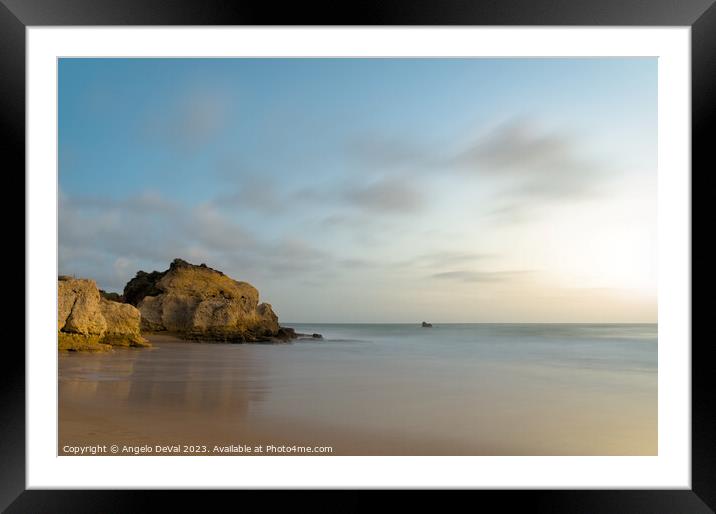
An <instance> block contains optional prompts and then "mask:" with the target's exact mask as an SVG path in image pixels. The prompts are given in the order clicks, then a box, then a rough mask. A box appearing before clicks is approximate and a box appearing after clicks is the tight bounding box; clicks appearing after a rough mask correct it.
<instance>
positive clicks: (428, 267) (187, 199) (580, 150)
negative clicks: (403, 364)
mask: <svg viewBox="0 0 716 514" xmlns="http://www.w3.org/2000/svg"><path fill="white" fill-rule="evenodd" d="M656 85H657V61H656V59H641V58H640V59H633V58H629V59H614V58H609V59H594V58H589V59H62V60H60V64H59V160H60V171H59V181H60V220H59V230H60V249H59V250H60V256H59V261H60V262H59V266H60V272H61V273H68V274H75V275H78V276H88V277H91V278H94V279H96V280H97V281H98V284H99V285H100V287H103V288H105V289H109V290H121V289H122V287H123V285H124V284H125V283H126V282H127V281H128V280H129V279H130V278H131V277H132V276H133V275H134V273H135V272H136V271H137V270H139V269H144V270H147V271H149V270H151V269H166V267H167V265H168V263H169V262H170V261H171V259H173V258H174V257H183V258H185V259H187V260H190V261H195V262H206V263H207V264H208V265H210V266H212V267H216V268H219V269H222V270H224V271H226V272H227V273H229V274H230V275H231V276H233V277H234V278H236V279H239V280H247V281H249V282H251V283H253V284H254V285H256V286H257V287H258V288H259V290H260V291H261V293H262V297H263V299H264V300H266V301H268V302H270V303H272V304H273V305H274V308H275V309H276V311H277V312H278V313H279V316H280V317H281V319H282V320H289V321H337V322H339V321H355V322H361V321H363V322H370V321H396V322H398V321H409V322H412V321H414V320H415V319H424V318H425V319H435V320H439V321H655V316H656V292H655V291H656V284H655V258H654V255H653V254H654V241H655V230H656V225H655V223H656V203H655V202H656V196H655V195H656V128H657V111H656V100H657V90H656ZM595 256H598V259H597V257H595ZM525 296H527V298H525ZM428 299H432V301H434V302H436V303H435V304H433V303H432V301H431V300H428ZM575 301H576V302H577V306H576V307H575Z"/></svg>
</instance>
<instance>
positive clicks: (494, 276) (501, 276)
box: [430, 270, 531, 282]
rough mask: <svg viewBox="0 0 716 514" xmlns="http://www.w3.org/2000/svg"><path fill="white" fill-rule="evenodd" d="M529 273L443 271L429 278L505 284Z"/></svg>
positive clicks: (520, 271) (525, 271)
mask: <svg viewBox="0 0 716 514" xmlns="http://www.w3.org/2000/svg"><path fill="white" fill-rule="evenodd" d="M529 273H531V271H530V270H516V271H466V270H460V271H444V272H442V273H433V274H432V275H430V276H431V278H435V279H439V280H452V281H456V282H507V281H510V280H513V279H515V278H518V277H521V276H524V275H526V274H529Z"/></svg>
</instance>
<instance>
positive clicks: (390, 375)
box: [58, 335, 656, 456]
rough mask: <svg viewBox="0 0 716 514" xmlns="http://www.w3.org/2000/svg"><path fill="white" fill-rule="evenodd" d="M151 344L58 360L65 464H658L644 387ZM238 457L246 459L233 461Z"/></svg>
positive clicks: (349, 357)
mask: <svg viewBox="0 0 716 514" xmlns="http://www.w3.org/2000/svg"><path fill="white" fill-rule="evenodd" d="M150 340H151V341H152V343H153V345H154V347H153V348H151V349H116V350H115V351H114V352H111V353H106V354H89V353H66V354H61V355H60V369H59V376H60V382H59V416H60V418H59V441H58V442H59V446H58V448H59V454H60V455H69V454H73V453H74V452H77V451H79V450H78V449H77V448H79V447H84V446H92V445H105V446H107V448H106V449H102V450H103V452H100V454H105V455H109V454H112V453H113V452H111V451H110V450H109V448H110V447H111V445H117V446H118V447H119V448H120V451H119V452H118V454H120V455H129V454H134V453H136V452H140V453H141V454H144V455H159V454H161V455H167V454H171V455H174V454H183V455H187V454H191V455H262V456H263V455H291V454H297V455H308V454H311V453H309V452H308V451H307V450H306V449H305V447H310V448H312V449H313V448H315V447H331V450H330V451H327V450H320V451H319V452H318V453H321V454H324V455H650V454H651V455H653V454H655V453H656V429H655V428H656V427H655V423H656V409H655V406H656V405H655V403H656V401H655V400H656V397H655V389H654V390H653V391H652V390H651V387H650V386H649V387H647V388H644V387H643V383H642V382H643V377H641V376H640V377H639V380H641V382H639V383H638V384H636V387H634V388H631V389H630V390H631V391H632V393H630V394H629V395H626V396H625V395H624V394H621V392H620V391H619V390H616V389H615V390H614V391H612V390H610V389H609V387H607V389H606V390H605V388H604V385H603V384H602V383H601V381H603V378H604V376H603V375H599V373H598V372H597V373H596V374H595V372H594V371H593V370H592V371H590V370H586V371H585V370H581V371H578V372H574V371H571V370H566V371H560V375H559V376H560V377H561V378H560V380H559V381H557V383H556V382H555V378H554V377H552V376H550V375H545V374H544V371H543V370H541V369H540V368H536V369H531V368H524V367H522V368H520V367H519V366H515V365H514V364H513V363H506V364H496V363H495V362H490V363H485V364H484V365H481V366H477V367H474V366H473V367H472V368H470V369H468V368H467V367H465V368H460V367H459V366H456V365H455V363H454V362H445V363H441V362H440V361H439V360H435V359H432V360H430V359H422V358H420V356H419V355H417V356H416V355H412V356H402V357H401V358H400V359H399V360H396V359H395V358H393V357H391V356H388V355H384V354H381V352H379V351H378V352H377V351H376V347H372V348H371V347H366V344H361V343H355V342H350V341H348V342H343V343H340V342H336V343H331V342H330V341H322V342H313V341H307V342H295V343H293V344H290V345H230V344H211V343H195V342H185V341H179V340H176V339H173V338H171V337H168V336H162V335H153V336H150ZM327 345H333V346H327ZM570 373H579V377H580V380H582V381H584V380H587V382H586V384H587V385H586V387H581V388H579V394H576V395H575V394H573V391H572V392H569V389H574V387H567V388H565V387H564V383H565V382H567V383H568V382H569V381H570ZM590 373H591V374H592V375H594V376H593V377H591V378H590ZM575 376H576V375H575ZM585 377H586V378H585ZM631 379H632V378H630V377H626V378H619V380H626V381H629V380H631ZM652 379H653V381H654V387H655V376H654V377H651V376H648V377H647V379H646V380H647V383H648V384H651V382H650V381H651V380H652ZM590 380H591V382H590ZM611 382H614V377H611ZM608 385H609V384H607V386H608ZM625 413H629V416H627V417H625ZM174 445H178V448H175V447H174V448H170V449H164V450H162V451H160V452H157V451H155V450H157V448H156V447H157V446H174ZM245 445H246V446H250V447H251V448H252V451H251V452H250V453H247V452H246V451H245V450H242V451H238V447H242V448H245ZM124 446H127V451H123V447H124ZM215 446H216V447H219V448H218V451H217V450H216V448H215ZM232 446H233V447H232ZM259 446H260V447H261V450H260V451H256V450H258V448H257V447H259ZM271 446H274V447H277V448H276V449H275V450H272V451H268V449H269V448H270V447H271ZM282 446H284V447H288V448H287V449H286V448H284V449H283V451H282V450H281V449H280V447H282ZM292 446H296V448H294V449H291V447H292ZM227 447H229V448H227ZM177 449H178V451H177ZM232 450H233V451H232Z"/></svg>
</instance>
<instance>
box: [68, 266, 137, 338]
mask: <svg viewBox="0 0 716 514" xmlns="http://www.w3.org/2000/svg"><path fill="white" fill-rule="evenodd" d="M139 326H140V313H139V311H138V310H137V309H136V308H134V307H133V306H131V305H128V304H124V303H118V302H113V301H111V300H107V299H105V298H103V297H101V296H100V293H99V290H98V289H97V284H96V283H95V281H94V280H89V279H81V278H80V279H76V278H73V277H68V276H60V277H59V279H58V282H57V332H58V345H59V349H60V350H74V351H79V350H87V351H103V350H108V349H111V347H112V346H150V345H149V343H148V342H147V341H146V340H145V339H144V338H143V337H142V336H141V334H140V332H139Z"/></svg>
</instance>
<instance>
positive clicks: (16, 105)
mask: <svg viewBox="0 0 716 514" xmlns="http://www.w3.org/2000/svg"><path fill="white" fill-rule="evenodd" d="M53 25H72V26H79V25H463V26H465V25H513V26H521V25H554V26H560V25H562V26H564V25H570V26H594V25H597V26H598V25H605V26H631V25H634V26H690V27H691V45H692V46H691V52H692V54H691V72H692V172H691V178H692V184H693V178H695V177H696V176H697V173H696V172H697V171H699V170H700V172H699V173H698V176H699V177H702V178H700V182H704V183H705V178H703V177H708V176H710V173H709V172H712V170H714V169H716V164H715V163H714V158H713V153H712V151H711V150H712V149H711V146H713V144H712V139H711V138H710V137H709V135H710V134H711V133H713V132H714V130H713V129H714V128H715V127H714V113H715V112H716V4H714V0H681V1H679V2H674V1H670V0H601V1H597V0H552V1H546V0H533V1H530V0H490V1H482V2H479V1H467V0H442V1H440V0H433V1H428V0H413V1H406V0H402V1H395V0H394V1H386V0H383V1H375V0H373V1H359V2H352V3H351V4H349V5H344V6H343V9H338V3H329V2H312V3H306V2H294V3H286V5H282V6H280V7H278V6H276V5H275V4H273V3H270V2H266V1H264V2H258V1H255V0H252V1H243V0H240V1H234V2H231V1H228V0H174V1H172V2H167V1H165V0H0V104H1V107H0V131H1V134H2V138H1V139H0V141H2V156H3V160H4V162H5V163H6V164H5V165H4V166H3V168H4V170H5V173H4V174H3V175H4V177H3V178H4V181H5V182H4V185H5V191H6V192H13V195H14V196H19V195H18V194H17V193H16V192H17V191H20V190H22V191H25V184H24V177H25V29H26V27H28V26H53ZM709 129H711V130H709ZM7 196H9V195H6V197H7ZM5 205H6V206H5V210H6V211H7V212H6V217H5V220H7V221H8V222H9V223H12V220H14V219H16V218H17V210H16V209H17V208H16V207H14V206H12V207H11V206H10V205H9V203H6V204H5ZM10 209H13V210H12V211H10ZM692 210H693V200H692ZM23 248H24V246H23ZM691 250H692V251H693V245H692V249H691ZM25 257H27V255H25ZM30 273H32V269H28V268H27V266H26V267H25V276H26V277H27V275H28V274H30ZM702 287H704V288H705V287H706V286H702ZM692 312H693V309H692ZM692 320H693V314H692ZM692 327H693V322H692ZM692 330H693V328H692ZM685 343H687V344H688V343H689V342H688V341H687V342H685ZM690 343H691V352H692V420H691V421H692V454H691V463H692V475H691V477H692V488H691V489H690V490H656V489H654V490H549V491H545V490H521V491H515V490H501V491H485V490H477V491H470V492H469V494H470V495H471V498H470V501H471V502H476V501H477V502H480V503H479V504H483V502H484V501H490V502H495V501H497V502H499V504H500V508H501V509H505V508H507V509H508V510H509V509H512V508H520V509H529V510H531V511H549V512H570V513H574V512H595V513H600V512H605V513H606V512H609V513H617V512H629V513H631V512H649V513H660V512H669V513H672V512H674V513H692V512H693V513H699V512H714V511H715V510H716V400H714V396H713V395H712V394H711V391H713V390H716V388H715V387H714V383H715V382H716V372H714V364H713V360H712V359H711V358H710V357H711V354H712V353H713V352H712V350H711V347H712V345H713V342H712V341H711V340H710V338H702V339H698V338H693V340H692V341H691V342H690ZM26 344H27V341H26ZM4 346H5V348H4V361H5V365H4V366H3V371H2V373H0V381H1V384H2V389H1V392H0V394H1V395H2V396H1V401H0V431H1V435H2V437H0V508H1V509H7V510H6V511H7V512H13V513H14V512H18V513H27V512H73V513H80V512H134V511H140V512H141V511H144V510H149V509H154V508H155V506H166V505H167V502H168V501H170V500H169V499H168V498H167V495H171V496H172V498H171V501H172V503H174V504H175V505H176V506H177V507H179V510H195V509H198V508H201V509H202V510H204V509H205V508H206V506H207V505H208V504H207V503H206V501H207V500H206V498H203V496H205V495H206V494H212V495H220V496H222V497H224V498H222V499H226V500H228V501H232V498H228V496H229V495H235V494H241V495H242V501H246V499H245V497H246V495H247V492H246V491H201V492H198V491H142V492H137V491H131V492H130V491H117V490H113V491H98V490H94V491H76V490H73V491H60V490H25V469H26V468H25V451H26V448H25V444H26V441H25V388H26V383H25V366H24V363H25V352H24V349H23V348H22V347H20V345H19V344H15V343H13V342H11V341H9V340H6V341H5V343H4ZM252 494H262V495H263V496H266V495H267V494H268V495H270V498H271V501H275V500H276V499H279V498H280V497H281V496H282V495H283V494H284V493H283V492H281V493H279V492H276V491H270V492H263V493H260V492H257V493H252ZM463 494H464V493H463ZM177 495H178V496H177ZM198 495H199V496H201V497H197V496H198ZM473 495H477V496H476V497H475V496H473ZM177 498H178V501H176V499H177ZM296 505H297V504H296ZM342 505H343V507H344V508H342V509H341V510H355V509H357V508H358V507H359V503H358V500H355V501H350V502H345V503H343V504H342ZM424 505H425V506H428V505H429V503H426V504H424ZM474 505H478V504H477V503H474ZM175 508H176V507H175Z"/></svg>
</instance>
